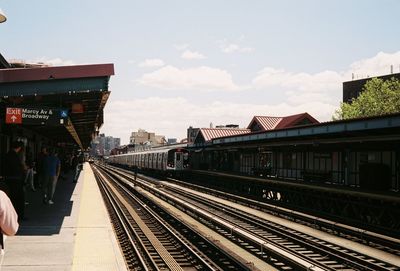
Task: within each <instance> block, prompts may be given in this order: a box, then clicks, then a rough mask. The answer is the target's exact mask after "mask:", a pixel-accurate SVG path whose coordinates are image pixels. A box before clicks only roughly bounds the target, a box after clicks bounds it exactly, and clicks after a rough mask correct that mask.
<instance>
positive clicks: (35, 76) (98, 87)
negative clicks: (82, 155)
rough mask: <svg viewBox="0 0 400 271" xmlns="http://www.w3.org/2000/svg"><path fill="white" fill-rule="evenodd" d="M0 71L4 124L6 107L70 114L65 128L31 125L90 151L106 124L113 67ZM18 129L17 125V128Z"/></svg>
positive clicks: (0, 102)
mask: <svg viewBox="0 0 400 271" xmlns="http://www.w3.org/2000/svg"><path fill="white" fill-rule="evenodd" d="M3 64H4V65H2V66H3V68H2V69H0V109H1V110H0V121H1V122H3V123H4V118H5V117H4V115H5V108H6V107H13V108H32V107H33V108H52V109H57V108H59V109H66V110H68V112H69V114H68V121H67V122H66V123H65V124H64V125H58V126H47V125H30V126H29V129H32V130H35V131H37V132H38V133H40V134H43V135H45V136H48V137H51V138H53V139H55V140H57V141H59V142H67V143H68V142H76V143H77V144H78V145H79V146H80V147H81V148H87V147H88V146H89V144H90V142H91V140H92V139H93V136H94V135H95V133H96V132H98V129H99V128H100V127H101V125H102V124H103V109H104V106H105V104H106V102H107V99H108V97H109V95H110V91H109V85H108V83H109V79H110V76H111V75H114V65H113V64H93V65H75V66H61V67H36V68H10V67H6V66H7V65H5V63H3ZM13 125H14V124H13Z"/></svg>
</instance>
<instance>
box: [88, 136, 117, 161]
mask: <svg viewBox="0 0 400 271" xmlns="http://www.w3.org/2000/svg"><path fill="white" fill-rule="evenodd" d="M120 145H121V139H120V138H115V137H112V136H105V134H100V135H99V136H97V137H96V138H95V139H94V140H93V141H92V144H91V154H92V155H96V156H99V155H110V153H111V150H112V149H115V148H117V147H119V146H120Z"/></svg>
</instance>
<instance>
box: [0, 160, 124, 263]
mask: <svg viewBox="0 0 400 271" xmlns="http://www.w3.org/2000/svg"><path fill="white" fill-rule="evenodd" d="M26 198H27V202H29V204H27V205H26V209H25V213H26V217H27V220H24V221H22V222H21V223H20V229H19V231H18V233H17V235H16V236H12V237H7V239H6V241H5V253H4V255H2V256H0V257H1V259H0V270H1V271H39V270H40V271H50V270H51V271H61V270H62V271H66V270H68V271H69V270H74V271H79V270H88V271H91V270H93V271H95V270H96V271H97V270H98V271H103V270H104V271H105V270H107V271H108V270H126V266H125V262H124V259H123V257H122V255H121V252H120V248H119V246H118V243H117V240H116V238H115V236H114V231H113V229H112V226H111V223H110V220H109V217H108V214H107V211H106V208H105V206H104V203H103V199H102V197H101V194H100V191H99V188H98V186H97V183H96V180H95V178H94V175H93V172H92V170H91V168H90V165H89V164H87V163H86V164H85V165H84V168H83V171H82V172H81V174H80V176H79V180H78V182H77V183H73V182H72V174H66V175H65V177H64V178H60V180H59V181H58V183H57V188H56V192H55V196H54V202H55V203H54V204H53V205H46V204H43V202H42V193H41V191H40V190H37V191H36V192H33V191H27V192H26Z"/></svg>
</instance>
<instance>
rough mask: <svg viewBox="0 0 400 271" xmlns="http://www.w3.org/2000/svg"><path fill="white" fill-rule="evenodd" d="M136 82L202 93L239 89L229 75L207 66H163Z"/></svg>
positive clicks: (149, 85)
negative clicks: (182, 67)
mask: <svg viewBox="0 0 400 271" xmlns="http://www.w3.org/2000/svg"><path fill="white" fill-rule="evenodd" d="M137 82H138V83H140V84H142V85H144V86H148V87H157V88H161V89H180V90H193V89H195V90H203V91H214V90H228V91H234V90H239V89H240V88H239V87H238V86H236V85H235V83H234V82H233V80H232V75H231V74H230V73H228V72H227V71H225V70H221V69H217V68H211V67H207V66H201V67H196V68H190V69H179V68H176V67H173V66H165V67H162V68H161V69H158V70H156V71H154V72H151V73H146V74H144V75H143V76H142V77H141V78H140V79H138V80H137Z"/></svg>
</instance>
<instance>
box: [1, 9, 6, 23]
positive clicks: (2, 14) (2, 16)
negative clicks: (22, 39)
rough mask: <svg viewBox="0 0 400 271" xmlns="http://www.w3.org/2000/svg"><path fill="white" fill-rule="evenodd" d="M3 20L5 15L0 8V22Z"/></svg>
mask: <svg viewBox="0 0 400 271" xmlns="http://www.w3.org/2000/svg"><path fill="white" fill-rule="evenodd" d="M5 21H7V17H6V15H5V14H4V12H3V11H2V10H1V8H0V23H4V22H5Z"/></svg>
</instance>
